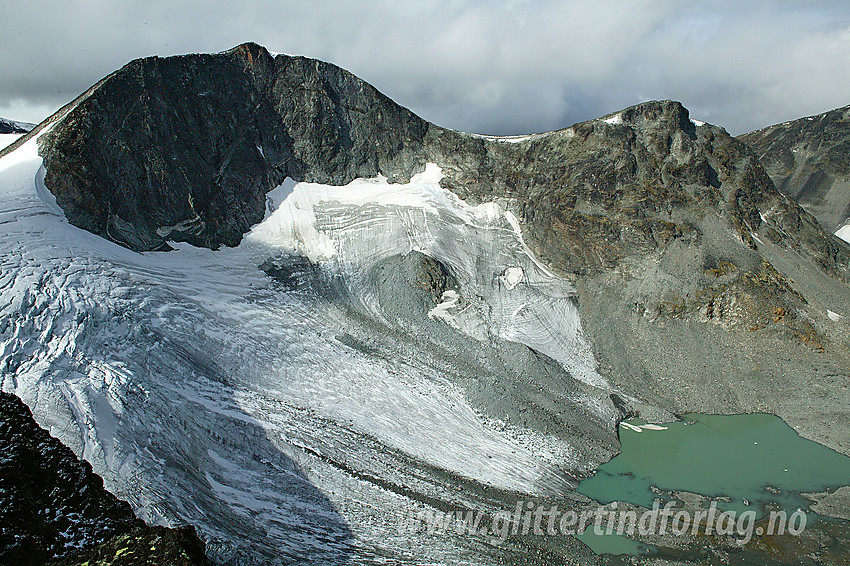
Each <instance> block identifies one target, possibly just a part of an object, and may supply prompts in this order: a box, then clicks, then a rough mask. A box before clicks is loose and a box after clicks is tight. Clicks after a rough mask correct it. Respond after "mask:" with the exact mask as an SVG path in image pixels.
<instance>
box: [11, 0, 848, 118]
mask: <svg viewBox="0 0 850 566" xmlns="http://www.w3.org/2000/svg"><path fill="white" fill-rule="evenodd" d="M0 37H2V38H3V41H4V42H5V45H4V49H3V50H2V51H0V77H3V79H2V81H0V115H3V114H4V113H7V114H8V115H9V116H10V117H12V118H18V119H23V120H36V119H40V118H42V117H44V114H45V113H46V112H47V111H48V110H49V109H51V108H56V107H58V106H59V105H61V104H63V103H64V102H67V101H68V100H70V99H71V98H73V97H74V96H75V95H76V94H78V93H79V92H81V91H83V90H84V89H86V88H87V87H88V86H90V85H91V84H92V83H94V82H95V81H97V80H98V79H100V78H101V77H102V76H104V75H105V74H107V73H109V72H111V71H112V70H114V69H116V68H118V67H120V66H121V65H123V64H124V63H126V62H127V61H129V60H131V59H133V58H136V57H143V56H148V55H154V54H157V55H170V54H180V53H189V52H211V51H212V52H214V51H221V50H224V49H227V48H230V47H232V46H234V45H237V44H239V43H241V42H244V41H256V42H257V43H261V44H263V45H265V46H266V47H268V48H269V49H270V50H272V51H281V52H288V53H297V54H303V55H307V56H311V57H316V58H320V59H325V60H328V61H331V62H334V63H336V64H338V65H340V66H342V67H345V68H347V69H349V70H351V71H352V72H354V73H356V74H358V75H359V76H361V77H363V78H364V79H366V80H367V81H369V82H371V83H373V84H375V85H376V86H377V87H378V88H379V89H381V90H382V91H384V92H385V93H386V94H388V95H389V96H391V97H393V98H394V99H395V100H397V101H398V102H399V103H401V104H404V105H405V106H408V107H410V108H411V109H412V110H414V111H415V112H417V113H419V114H420V115H422V116H423V117H425V118H427V119H429V120H432V121H435V122H437V123H439V124H441V125H444V126H448V127H452V128H456V129H460V130H471V131H479V132H484V133H494V134H511V133H525V132H529V131H542V130H550V129H556V128H560V127H564V126H567V125H569V124H571V123H574V122H577V121H581V120H585V119H589V118H593V117H597V116H600V115H603V114H606V113H608V112H611V111H613V110H617V109H619V108H622V107H625V106H628V105H631V104H635V103H637V102H640V101H641V100H646V99H650V98H673V99H678V100H681V101H682V102H683V103H684V104H685V105H686V106H688V107H689V108H690V109H691V111H692V114H693V115H694V116H696V117H699V118H700V119H704V120H708V121H710V122H713V123H717V124H720V125H723V126H725V127H727V128H728V129H729V130H730V131H731V132H733V133H738V132H742V131H746V130H749V129H753V128H756V127H760V126H764V125H767V124H770V123H774V122H778V121H782V120H786V119H790V118H795V117H798V116H801V115H805V114H811V113H816V112H821V111H825V110H828V109H831V108H834V107H837V106H842V105H845V104H848V103H850V95H848V94H847V93H848V92H850V88H848V87H850V73H848V72H847V71H848V69H850V6H848V5H847V3H846V2H844V1H843V0H841V1H826V0H825V1H818V2H815V1H802V2H801V1H790V0H786V1H783V0H776V1H756V2H741V1H740V0H738V1H730V0H708V1H704V2H680V1H674V0H636V1H632V2H622V1H613V0H597V1H583V2H575V1H573V2H566V1H535V0H525V1H523V0H512V1H502V2H496V1H483V0H481V1H475V0H426V1H422V2H398V1H396V2H389V1H385V2H380V1H379V2H376V1H373V0H370V1H367V0H351V1H347V2H322V1H315V2H303V1H299V2H294V1H285V2H272V1H260V2H249V3H244V4H238V3H235V2H230V1H228V2H200V1H189V2H180V3H176V2H175V3H171V2H168V3H166V2H161V1H153V2H146V3H124V2H100V1H76V2H74V1H71V2H45V1H42V2H39V1H33V2H12V3H10V2H6V3H4V4H3V6H2V7H0ZM13 113H14V114H13ZM28 113H29V114H28Z"/></svg>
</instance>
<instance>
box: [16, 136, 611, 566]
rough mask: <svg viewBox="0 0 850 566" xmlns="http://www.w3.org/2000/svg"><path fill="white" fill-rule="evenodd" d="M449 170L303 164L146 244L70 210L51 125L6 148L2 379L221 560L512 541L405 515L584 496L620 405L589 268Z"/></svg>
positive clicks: (116, 487)
mask: <svg viewBox="0 0 850 566" xmlns="http://www.w3.org/2000/svg"><path fill="white" fill-rule="evenodd" d="M48 127H49V126H48ZM42 133H43V132H42ZM441 177H442V173H441V171H440V169H439V167H437V166H436V165H434V164H429V165H428V166H427V167H426V168H425V170H424V171H423V172H422V173H420V174H418V175H416V176H414V177H413V178H412V179H411V180H410V181H409V182H408V183H404V184H400V183H389V182H388V181H387V179H385V178H383V177H380V176H379V177H377V178H372V179H357V180H355V181H353V182H352V183H350V184H349V185H346V186H329V185H320V184H314V183H296V182H295V181H293V180H291V179H287V181H286V182H284V183H283V184H282V185H281V186H280V187H278V188H276V189H275V190H273V191H271V192H270V193H269V195H268V199H267V201H268V210H267V214H266V217H265V219H264V220H263V221H262V222H261V223H260V224H258V225H256V226H254V227H253V228H252V229H251V231H250V232H249V233H247V234H246V235H245V237H244V238H243V241H242V243H241V244H240V245H239V246H238V247H235V248H224V249H221V250H217V251H214V250H209V249H202V248H196V247H192V246H190V245H188V244H184V243H173V244H172V246H173V247H174V248H175V249H174V250H173V251H169V252H146V253H137V252H133V251H130V250H128V249H126V248H124V247H121V246H119V245H118V244H115V243H112V242H109V241H107V240H105V239H103V238H101V237H99V236H96V235H93V234H91V233H88V232H86V231H83V230H81V229H79V228H76V227H74V226H72V225H70V224H69V223H68V222H67V221H66V220H65V218H64V216H63V214H62V211H61V209H60V208H59V207H58V206H57V205H56V202H55V199H53V196H52V194H51V193H50V192H49V191H48V190H47V189H46V188H45V187H44V183H43V178H44V169H43V167H42V163H41V159H40V158H39V156H38V151H37V142H36V138H35V137H33V138H32V139H30V140H29V141H27V142H26V143H25V144H23V145H22V146H21V147H19V148H18V149H17V150H15V151H14V152H12V153H9V154H8V155H6V156H4V157H2V158H0V224H2V226H3V228H2V232H0V248H2V270H0V382H2V388H3V390H4V391H9V392H13V393H15V394H17V395H18V396H19V397H21V398H22V399H23V400H24V402H25V403H27V404H28V405H29V406H30V408H31V409H32V410H33V413H34V415H35V417H36V419H37V420H38V421H39V424H41V425H42V426H44V427H45V428H47V429H48V430H49V431H50V432H51V433H52V434H53V435H54V436H57V437H58V438H59V439H60V440H62V441H63V442H64V443H65V444H67V445H68V446H70V447H71V448H72V449H73V450H74V452H75V453H77V454H78V455H79V456H81V457H83V458H85V459H86V460H88V461H89V462H90V463H91V464H92V465H93V467H94V470H95V471H96V472H97V473H98V474H100V475H101V476H103V478H104V480H105V482H106V485H107V487H108V488H109V489H110V490H111V491H112V492H113V493H115V494H116V495H118V496H119V497H121V498H123V499H125V500H127V501H129V502H130V503H131V504H132V506H133V508H134V509H135V510H136V512H137V514H138V515H139V516H140V517H142V518H143V519H145V520H147V521H151V522H154V523H161V524H179V523H191V524H193V525H195V526H197V528H198V530H199V532H200V533H201V534H202V535H203V537H204V538H205V539H206V540H207V541H208V549H209V552H210V554H211V556H213V557H214V558H216V559H218V560H220V561H223V562H227V563H234V564H252V563H291V562H298V561H310V562H317V563H364V564H366V563H378V562H384V561H385V560H387V559H388V557H391V558H393V559H395V560H404V561H405V562H409V563H433V562H450V563H454V564H463V563H470V564H482V563H490V562H492V563H496V562H498V561H499V560H500V556H503V553H504V552H506V551H505V550H504V549H499V548H497V547H496V546H493V543H492V542H491V541H486V540H476V539H470V538H469V537H460V536H457V537H452V536H448V537H447V536H444V535H441V536H436V535H431V534H428V533H427V532H417V533H415V534H411V533H410V532H406V531H405V530H404V529H401V528H400V526H399V525H400V524H401V523H402V522H403V520H404V518H405V517H409V516H410V515H411V514H412V513H415V512H416V511H417V510H419V509H422V508H425V507H437V508H446V507H448V508H451V507H452V506H471V507H478V508H484V509H501V508H503V507H505V506H506V505H507V504H506V502H509V501H513V500H515V499H517V498H522V497H548V498H556V499H557V498H561V497H569V496H570V494H571V493H572V488H573V486H574V480H575V478H576V477H577V474H578V475H579V476H580V475H581V474H582V473H586V472H588V471H590V470H592V469H593V468H595V467H596V466H597V465H598V464H599V463H601V462H602V461H604V460H607V459H608V458H609V457H610V456H611V455H612V454H613V453H614V451H616V448H617V443H616V434H615V429H616V423H617V421H618V420H619V417H620V414H619V412H618V411H617V410H616V408H615V407H614V405H613V403H612V401H611V395H612V393H613V390H612V388H611V386H610V385H609V384H608V383H607V382H606V380H605V379H604V378H602V377H601V376H600V375H599V373H598V372H597V371H596V361H595V359H594V356H593V353H592V350H591V348H590V346H589V344H588V342H587V341H586V340H585V338H584V336H583V334H582V330H581V323H580V320H579V315H578V309H577V306H576V303H575V301H576V292H575V289H574V288H573V287H572V286H571V285H570V283H569V281H567V280H566V279H564V278H563V277H560V276H558V275H557V274H554V273H552V272H551V271H550V270H548V269H547V268H546V267H545V266H544V265H542V264H541V263H540V262H539V261H537V260H536V259H535V258H534V254H533V253H531V251H530V250H529V248H528V247H527V245H526V244H525V243H524V241H523V239H522V234H521V230H520V227H519V223H518V221H517V219H516V218H515V217H514V216H513V215H512V214H511V213H510V212H509V211H507V210H504V209H503V208H501V207H500V206H499V205H498V204H496V203H484V204H480V205H477V206H471V205H468V204H467V203H465V202H464V201H462V200H461V199H459V198H458V197H457V196H455V195H454V194H453V193H451V192H450V191H448V190H446V189H444V188H442V187H441V186H440V183H439V182H440V179H441ZM196 221H197V219H195V218H187V219H186V222H185V225H184V223H181V224H180V225H177V226H170V227H161V230H163V231H164V232H163V233H167V232H168V231H171V230H180V229H191V226H192V225H193V223H194V222H196ZM421 258H430V260H433V261H435V262H438V265H440V266H443V267H444V268H445V271H446V272H447V273H449V274H450V276H451V277H450V278H449V280H450V281H449V283H450V287H451V288H448V289H443V290H441V294H440V296H438V297H435V298H434V300H433V301H431V302H430V303H429V302H428V297H427V296H426V295H427V292H426V290H424V289H421V288H418V287H417V286H416V285H415V284H414V285H412V286H411V285H410V284H409V283H410V281H411V280H412V281H414V283H415V281H416V269H417V266H418V265H419V264H418V263H417V262H418V261H420V259H421ZM411 270H413V271H411ZM411 273H412V275H410V274H411ZM411 277H412V279H411ZM423 297H424V298H423Z"/></svg>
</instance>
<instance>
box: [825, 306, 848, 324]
mask: <svg viewBox="0 0 850 566" xmlns="http://www.w3.org/2000/svg"><path fill="white" fill-rule="evenodd" d="M826 316H827V317H829V320H831V321H833V322H838V321H839V320H841V319H842V318H844V317H842V316H841V315H840V314H838V313H837V312H832V311H831V310H829V309H826Z"/></svg>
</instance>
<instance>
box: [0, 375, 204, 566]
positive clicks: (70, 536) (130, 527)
mask: <svg viewBox="0 0 850 566" xmlns="http://www.w3.org/2000/svg"><path fill="white" fill-rule="evenodd" d="M139 537H142V538H144V537H147V538H151V537H159V538H162V539H163V540H165V539H179V540H183V541H184V542H185V545H186V547H187V548H194V549H198V548H199V549H200V554H198V553H197V552H195V555H194V562H188V561H183V562H180V561H171V560H170V559H168V558H169V557H168V556H166V555H163V556H162V558H165V560H163V561H159V560H154V561H153V562H138V561H137V562H115V563H116V564H117V563H121V564H124V563H126V564H132V563H158V564H190V563H191V564H203V563H205V558H204V551H203V543H202V542H201V541H200V540H199V539H198V538H197V536H196V535H195V534H194V530H191V529H189V530H184V531H175V530H173V529H165V528H162V527H159V528H156V529H152V528H150V527H148V526H147V525H145V524H144V523H143V522H142V521H141V520H139V519H137V518H136V516H135V515H134V514H133V511H132V509H131V508H130V505H129V504H127V503H126V502H124V501H121V500H119V499H118V498H116V497H115V496H114V495H112V494H111V493H109V492H108V491H106V490H105V489H104V488H103V480H102V479H101V478H100V477H99V476H97V475H96V474H94V473H93V472H92V468H91V466H90V465H89V464H88V462H85V461H82V460H79V459H77V457H76V456H75V455H74V453H73V452H71V450H70V449H69V448H67V447H66V446H64V445H63V444H62V443H61V442H59V441H58V440H57V439H55V438H53V437H52V436H50V434H48V433H47V431H45V430H44V429H42V428H41V427H39V426H38V425H37V424H36V422H35V420H34V419H33V417H32V413H31V412H30V410H29V409H28V408H27V406H26V405H24V404H23V403H22V402H21V400H20V399H18V398H17V397H16V396H14V395H12V394H9V393H4V392H0V562H2V563H3V564H13V563H15V564H22V565H24V564H45V563H47V562H48V561H49V560H50V559H53V558H62V559H63V562H62V563H63V564H76V563H82V562H83V560H81V559H80V560H78V556H77V553H78V552H94V553H98V552H101V550H99V549H101V548H102V547H104V546H108V545H112V546H115V544H116V543H115V542H114V539H120V540H125V539H127V540H132V539H134V538H139ZM149 548H150V547H149V546H148V547H147V549H149ZM117 550H118V549H117V548H116V551H117ZM143 551H145V547H144V546H139V547H138V549H137V551H136V557H137V558H138V557H139V556H141V555H142V554H141V553H142V552H143ZM125 552H126V551H125ZM122 554H123V553H122ZM113 556H114V554H113ZM177 556H179V553H177V554H172V555H171V558H174V557H177ZM108 563H111V562H108Z"/></svg>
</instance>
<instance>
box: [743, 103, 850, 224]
mask: <svg viewBox="0 0 850 566" xmlns="http://www.w3.org/2000/svg"><path fill="white" fill-rule="evenodd" d="M739 139H740V140H742V141H744V142H746V143H747V144H749V145H750V146H751V147H752V148H753V149H754V150H755V151H756V153H757V154H758V156H759V159H760V160H761V163H762V165H763V166H764V168H765V170H766V171H767V173H768V174H769V175H770V178H771V179H773V182H774V183H776V186H777V187H778V188H779V190H781V191H782V192H784V193H785V194H787V195H788V196H790V197H791V198H793V199H795V200H796V201H797V202H798V203H800V204H801V205H802V206H803V208H805V209H806V210H807V211H809V212H811V213H812V214H813V215H814V216H815V217H816V218H817V219H818V221H819V222H820V223H821V224H822V225H823V227H824V228H825V229H826V230H828V231H829V232H835V231H836V230H837V229H838V228H839V227H840V226H841V225H842V224H843V223H844V222H845V221H846V220H847V219H848V218H850V106H845V107H843V108H837V109H835V110H831V111H830V112H825V113H823V114H818V115H817V116H810V117H808V118H800V119H799V120H792V121H790V122H784V123H782V124H777V125H775V126H770V127H767V128H763V129H761V130H756V131H755V132H750V133H748V134H744V135H742V136H739Z"/></svg>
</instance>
